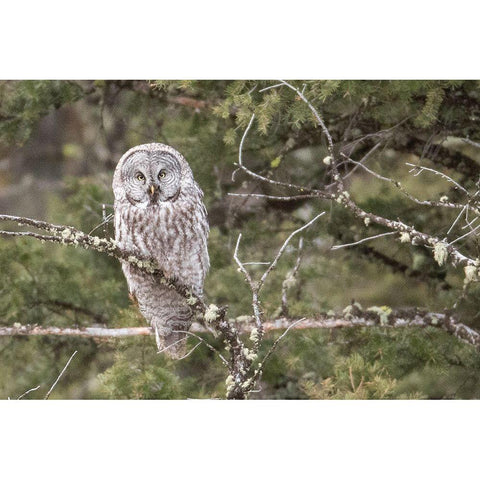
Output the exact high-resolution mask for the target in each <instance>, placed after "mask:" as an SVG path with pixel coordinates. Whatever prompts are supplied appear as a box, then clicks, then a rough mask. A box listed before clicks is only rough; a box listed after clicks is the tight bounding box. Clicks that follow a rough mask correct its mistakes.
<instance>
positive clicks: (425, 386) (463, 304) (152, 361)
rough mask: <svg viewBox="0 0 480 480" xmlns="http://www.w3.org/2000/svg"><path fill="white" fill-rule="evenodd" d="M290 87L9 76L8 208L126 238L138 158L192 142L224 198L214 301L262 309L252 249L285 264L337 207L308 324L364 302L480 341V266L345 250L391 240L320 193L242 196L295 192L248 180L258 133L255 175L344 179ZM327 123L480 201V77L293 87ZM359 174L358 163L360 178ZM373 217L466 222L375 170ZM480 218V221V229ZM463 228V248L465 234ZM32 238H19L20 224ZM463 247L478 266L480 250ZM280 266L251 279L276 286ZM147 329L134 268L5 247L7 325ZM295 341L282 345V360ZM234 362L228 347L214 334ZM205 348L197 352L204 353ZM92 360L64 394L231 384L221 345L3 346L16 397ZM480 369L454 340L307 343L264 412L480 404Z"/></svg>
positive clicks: (3, 175) (298, 291)
mask: <svg viewBox="0 0 480 480" xmlns="http://www.w3.org/2000/svg"><path fill="white" fill-rule="evenodd" d="M276 83H277V82H274V81H267V80H261V81H254V80H251V81H226V80H222V81H213V80H212V81H205V80H203V81H151V82H150V81H112V80H109V81H59V80H56V81H2V82H0V213H4V214H11V215H20V216H28V217H33V218H38V219H42V220H46V221H50V222H52V223H56V224H68V225H73V226H76V227H78V228H80V229H82V230H83V231H85V232H91V231H94V233H95V234H96V235H100V236H107V237H113V236H114V233H113V226H112V223H111V222H109V223H107V224H105V225H101V224H102V222H103V219H104V218H105V216H106V215H109V214H111V213H112V204H113V195H112V191H111V181H112V175H113V170H114V168H115V165H116V162H117V161H118V159H119V158H120V157H121V155H122V154H123V153H124V152H125V151H126V150H127V149H129V148H130V147H132V146H134V145H137V144H141V143H148V142H162V143H167V144H169V145H172V146H173V147H175V148H176V149H177V150H179V151H180V152H181V153H182V154H183V155H184V156H185V157H186V159H187V160H188V161H189V163H190V165H191V167H192V170H193V172H194V175H195V178H196V180H197V182H198V183H199V184H200V186H201V187H202V189H203V191H204V193H205V203H206V206H207V210H208V212H209V220H210V225H211V234H210V240H209V252H210V258H211V270H210V273H209V275H208V277H207V280H206V285H205V292H206V296H207V299H208V301H209V302H212V303H216V304H218V305H220V304H221V305H223V304H228V305H229V315H230V317H231V318H236V317H239V316H244V315H250V314H251V310H250V309H251V297H250V293H249V290H248V288H247V286H246V285H245V283H244V281H243V278H242V276H241V274H240V273H239V272H238V271H237V266H236V265H235V263H234V261H233V259H232V255H233V249H234V246H235V242H236V239H237V236H238V234H239V233H240V232H241V233H242V234H243V239H242V244H241V249H240V250H241V251H240V256H241V259H242V260H243V261H245V262H266V261H271V259H272V258H273V257H274V255H275V253H276V251H277V249H278V248H279V247H280V246H281V245H282V243H283V241H284V240H285V239H286V237H287V236H288V235H289V233H290V232H291V231H293V230H294V229H296V228H298V227H300V226H301V225H303V224H304V223H305V222H306V221H308V220H309V219H311V218H313V217H314V216H315V214H318V213H320V212H321V211H323V210H325V211H326V212H327V215H324V217H322V218H321V219H320V220H319V221H318V222H317V223H316V224H314V225H313V226H312V227H311V228H309V229H308V230H307V231H306V232H305V234H304V249H303V257H302V263H301V267H300V270H299V272H298V275H297V279H296V282H295V284H294V285H293V286H292V288H291V289H290V290H289V292H288V298H289V309H290V315H291V316H292V317H299V316H310V317H311V316H315V314H316V313H319V312H321V311H326V310H331V309H332V310H335V311H341V310H343V308H345V306H347V305H348V304H350V303H351V301H352V300H355V301H358V302H360V303H361V304H362V306H363V307H370V306H382V305H386V306H388V307H391V308H395V307H421V308H425V309H428V310H431V311H442V310H443V309H452V311H454V313H455V314H456V315H457V316H458V317H459V318H460V320H461V321H463V322H465V323H467V324H468V325H470V326H472V327H474V328H475V327H476V328H480V320H479V318H478V307H479V303H480V302H479V299H478V287H477V285H476V284H471V285H469V286H468V289H466V288H464V283H463V270H462V269H455V268H453V267H449V266H443V267H440V266H438V265H437V263H436V262H435V261H434V259H433V256H432V252H431V251H429V250H428V249H426V248H424V247H415V246H412V245H410V244H402V243H400V242H398V241H397V240H393V237H386V238H381V239H378V240H375V241H372V242H368V243H364V244H360V245H357V246H355V247H352V248H345V249H340V250H337V251H331V250H330V247H331V246H332V245H335V244H342V243H349V242H354V241H357V240H359V239H361V238H364V237H368V236H372V235H375V234H378V233H382V232H383V231H384V230H382V229H380V228H378V227H376V226H373V225H369V226H367V225H365V224H364V223H361V222H359V221H358V220H355V219H354V218H353V217H352V216H351V215H350V213H349V212H347V211H345V210H344V209H343V208H342V207H341V206H339V205H337V204H331V203H330V202H325V201H321V200H318V199H305V200H300V201H295V202H278V201H271V200H268V199H265V198H242V197H233V196H229V195H228V193H264V194H287V193H289V192H288V190H285V189H281V188H274V187H272V186H271V185H265V184H262V183H260V182H258V181H252V179H250V178H249V177H247V176H246V175H244V174H242V173H241V172H239V173H237V175H236V177H235V181H233V180H232V173H233V171H234V170H235V165H234V163H235V162H236V161H237V158H238V146H239V142H240V139H241V137H242V135H243V132H244V129H245V127H246V126H247V124H248V121H249V120H250V117H251V114H252V113H253V112H255V114H256V121H255V123H254V124H253V128H252V130H251V132H250V134H249V137H248V139H247V141H246V143H245V145H244V162H245V164H247V165H248V166H249V167H250V168H251V169H252V170H254V171H257V172H259V173H262V174H263V175H266V176H270V177H271V178H275V179H279V180H282V181H289V182H294V183H297V184H299V185H304V186H307V187H313V188H315V187H321V186H323V185H325V184H326V183H327V184H328V181H329V179H328V177H327V172H326V166H325V165H324V164H323V163H322V161H321V160H322V159H323V158H324V157H325V155H326V154H327V150H326V142H325V138H324V137H323V136H322V134H321V130H320V129H319V128H318V127H317V126H316V124H315V121H314V118H313V117H312V115H311V112H310V111H309V109H308V108H307V107H306V105H305V104H304V103H303V102H302V101H300V99H299V98H298V97H297V96H296V94H295V93H294V92H292V91H291V90H290V89H288V88H286V87H281V88H275V89H270V90H266V91H261V90H262V89H264V88H266V87H269V86H272V85H275V84H276ZM292 84H293V85H295V86H296V87H298V88H300V89H301V90H302V91H303V92H304V94H305V96H306V97H307V98H308V99H309V100H310V101H312V103H313V104H314V105H315V107H316V108H318V109H319V111H320V112H321V113H322V115H323V117H324V119H325V122H326V124H327V126H328V128H329V130H330V131H331V133H332V136H333V138H334V141H335V143H336V145H337V146H338V148H339V150H340V151H342V152H344V153H346V154H347V155H351V156H352V158H354V159H355V160H357V161H358V160H360V159H361V158H362V157H363V156H364V155H365V154H366V153H367V152H368V151H369V150H370V149H372V147H374V146H375V145H376V144H377V143H379V147H378V148H377V149H376V150H375V152H374V153H372V154H371V156H370V157H369V159H368V163H367V165H368V167H369V168H371V169H372V170H374V171H376V172H378V173H379V174H381V175H384V176H388V177H391V178H393V179H395V180H398V181H401V182H402V185H403V186H404V187H405V188H406V189H407V190H408V191H409V192H411V193H412V194H413V195H415V196H417V197H418V198H421V199H431V200H439V199H440V198H441V197H442V196H447V197H448V198H449V199H450V200H452V201H458V202H463V201H465V197H464V196H462V195H463V194H462V192H461V191H459V190H458V189H455V188H453V185H452V184H451V183H448V182H446V181H445V180H444V179H443V178H441V177H440V176H438V175H434V174H429V173H428V172H424V173H422V174H421V175H418V176H414V175H412V173H409V169H410V167H408V166H406V165H405V163H406V162H412V163H419V164H422V165H424V166H427V167H430V168H434V169H437V170H440V171H442V172H444V173H446V174H448V175H449V176H451V177H452V178H454V179H455V180H456V181H457V182H458V183H460V184H461V185H462V186H463V187H464V188H466V189H467V190H468V191H470V192H472V193H474V192H476V191H477V189H478V179H479V175H480V149H477V148H476V147H475V146H473V145H471V144H468V143H466V142H465V141H463V140H462V139H464V138H469V139H472V140H475V139H480V132H479V131H478V130H479V127H478V124H479V123H478V120H479V118H480V83H479V82H476V81H332V80H328V81H293V82H292ZM351 169H352V166H351V165H348V164H346V163H345V164H344V165H342V167H341V171H342V173H345V174H347V173H348V172H349V171H351ZM348 186H349V189H350V192H351V196H352V197H353V198H354V199H355V201H356V202H357V203H358V204H359V205H360V206H361V207H362V208H364V209H365V210H367V211H371V212H374V213H378V214H380V215H383V216H386V217H388V218H391V219H397V218H400V219H402V221H404V222H405V223H407V224H409V225H414V226H415V227H416V228H417V229H419V230H422V231H425V232H427V233H430V234H432V235H436V236H439V237H442V238H443V237H446V236H447V232H448V231H449V229H450V227H451V225H452V224H453V223H454V221H455V218H456V216H457V215H458V211H454V210H449V211H447V210H445V209H435V208H431V207H423V206H419V205H416V204H414V203H412V202H411V201H409V200H408V199H406V198H405V197H404V196H402V195H401V194H400V193H399V192H398V190H396V189H395V188H394V187H393V186H392V185H391V184H388V183H385V182H381V181H379V180H378V179H375V178H373V177H372V176H370V175H369V174H368V173H366V172H365V171H362V170H361V169H357V170H355V171H354V172H353V173H352V174H351V175H349V177H348ZM469 220H470V221H471V220H473V217H471V218H469ZM464 225H465V222H464V221H463V220H462V221H458V222H457V224H456V225H455V227H454V228H453V229H452V230H451V231H450V233H449V234H448V235H449V237H448V238H456V237H459V236H460V235H462V234H463V233H465V230H463V229H462V227H463V226H464ZM7 226H8V227H9V228H14V227H15V225H5V227H7ZM457 246H458V247H459V248H460V249H461V250H462V251H464V252H465V253H467V254H468V255H471V256H473V257H478V256H479V253H478V240H477V239H476V238H475V236H473V235H472V236H469V237H467V238H466V239H465V240H463V241H460V242H458V244H457ZM297 255H298V239H294V240H293V241H292V243H291V244H290V246H289V248H288V250H287V252H286V253H285V255H284V257H282V260H281V261H280V263H279V265H278V268H277V269H276V270H275V271H274V272H273V273H272V275H271V276H270V277H269V280H268V282H267V284H266V286H265V290H264V291H263V296H262V306H263V308H264V309H265V312H266V315H267V317H269V318H275V317H276V316H278V314H279V308H280V305H281V289H282V282H283V280H284V278H285V275H286V274H287V272H288V271H289V270H291V269H292V268H293V266H294V264H295V261H296V259H297ZM263 268H264V266H261V265H260V266H250V267H249V270H250V271H251V272H252V274H253V275H261V273H262V271H263V270H262V269H263ZM15 323H21V324H27V323H29V324H39V325H57V326H72V325H78V326H87V325H105V326H111V327H118V326H141V325H144V320H143V318H142V317H141V316H140V315H139V313H138V312H137V311H136V309H135V307H133V306H131V305H130V303H129V300H128V294H127V288H126V282H125V281H124V278H123V275H122V273H121V269H120V266H119V264H118V262H117V261H115V260H113V259H110V258H107V257H106V256H103V255H100V254H97V253H95V252H91V251H85V250H81V249H73V248H71V247H64V246H56V245H46V244H45V245H44V244H41V243H40V242H38V241H37V240H34V239H11V238H0V324H1V325H2V326H6V325H13V324H15ZM280 333H281V332H275V333H271V334H268V335H267V336H266V340H265V346H264V350H265V351H266V350H268V348H269V347H270V346H271V344H272V342H273V341H274V340H275V338H277V336H278V335H279V334H280ZM205 338H208V341H209V342H211V343H212V345H214V346H216V347H217V348H218V349H222V348H223V343H222V341H221V340H220V339H218V338H213V337H211V336H206V337H205ZM194 344H195V343H194V342H193V341H192V346H193V345H194ZM75 350H77V351H78V354H77V355H76V356H75V357H74V359H73V360H72V363H71V365H70V366H69V369H68V370H67V372H66V373H65V375H64V377H62V379H61V381H60V382H59V384H58V385H57V387H56V388H55V390H54V392H53V394H52V396H51V397H50V398H58V399H78V398H82V399H92V398H95V399H98V398H105V399H112V398H113V399H115V398H129V399H168V398H222V397H224V395H225V377H226V375H227V374H226V372H225V370H224V368H223V366H222V364H221V362H219V360H218V359H217V358H215V356H214V355H213V353H212V352H211V351H210V350H208V349H207V348H206V347H205V346H203V345H202V346H200V347H199V348H197V349H196V350H195V351H194V352H193V353H192V354H191V355H190V356H189V357H188V358H186V359H184V360H181V361H178V362H175V361H172V360H169V359H166V358H165V357H164V356H163V355H158V354H156V352H155V342H154V341H153V339H152V338H144V337H141V338H140V337H139V338H131V339H126V340H105V341H94V340H89V339H79V338H68V337H36V338H34V337H31V338H29V337H1V338H0V366H1V368H0V398H8V397H10V398H17V397H18V396H19V395H21V394H22V393H23V392H25V391H26V390H28V389H30V388H32V387H35V386H37V385H41V388H39V389H38V390H37V391H35V392H32V393H30V394H29V395H28V397H26V398H42V397H43V396H44V395H45V393H46V392H47V391H48V388H49V387H50V385H51V384H52V383H53V381H54V380H55V379H56V377H57V375H58V374H59V372H60V371H61V369H62V368H63V366H64V365H65V363H66V361H67V360H68V358H69V357H70V356H71V354H72V353H73V351H75ZM479 379H480V356H479V355H478V353H477V352H476V351H475V350H474V349H473V348H472V347H470V346H468V345H464V344H462V343H460V342H459V341H458V340H457V339H455V338H453V337H451V336H449V335H448V334H446V333H444V332H442V331H438V330H436V329H431V328H428V329H422V330H416V329H405V330H396V331H394V330H392V329H387V328H380V327H379V328H368V329H363V328H358V329H354V330H353V329H352V330H315V331H306V330H305V331H291V332H290V333H289V334H288V336H287V337H286V338H285V339H284V340H283V341H282V343H281V344H280V345H279V347H278V349H277V351H276V353H275V354H274V355H273V356H272V357H271V359H270V361H269V363H268V365H267V367H266V369H265V372H264V375H263V378H262V381H261V384H260V388H259V391H258V392H256V393H253V394H252V395H251V398H292V399H293V398H315V399H317V398H321V399H324V398H325V399H327V398H336V399H337V398H359V399H360V398H478V397H479V396H480V385H479Z"/></svg>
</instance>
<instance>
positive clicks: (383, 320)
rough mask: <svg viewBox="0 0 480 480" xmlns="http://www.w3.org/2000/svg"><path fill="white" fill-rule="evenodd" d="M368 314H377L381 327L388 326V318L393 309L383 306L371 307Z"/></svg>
mask: <svg viewBox="0 0 480 480" xmlns="http://www.w3.org/2000/svg"><path fill="white" fill-rule="evenodd" d="M367 312H372V313H375V314H376V315H377V316H378V318H379V320H380V325H388V317H389V315H390V314H391V313H392V309H391V308H390V307H387V306H386V305H383V306H381V307H369V308H367Z"/></svg>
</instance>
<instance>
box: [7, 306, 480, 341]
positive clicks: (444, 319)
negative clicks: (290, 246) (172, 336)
mask: <svg viewBox="0 0 480 480" xmlns="http://www.w3.org/2000/svg"><path fill="white" fill-rule="evenodd" d="M295 322H298V323H297V324H295V325H294V323H295ZM231 323H232V324H236V331H237V333H238V334H239V335H241V334H242V335H243V334H250V333H251V332H252V331H253V330H254V329H255V328H256V327H255V325H254V324H253V323H246V322H235V321H234V320H232V321H231ZM355 327H371V328H374V327H382V328H383V327H385V328H393V329H395V328H408V327H418V328H425V327H434V328H439V329H442V330H445V331H446V332H448V333H449V334H451V335H453V336H454V337H457V338H459V339H460V340H462V341H463V342H465V343H467V344H470V345H472V346H474V347H475V348H478V349H480V333H479V332H477V331H476V330H473V329H472V328H470V327H469V326H467V325H465V324H464V323H461V322H459V321H458V320H456V319H455V317H453V316H451V315H449V314H448V313H438V312H427V311H423V310H419V309H401V310H394V311H389V310H386V309H385V308H380V307H371V308H369V309H366V310H361V309H359V308H358V307H357V306H356V305H352V306H349V307H347V308H346V309H345V310H344V311H343V312H342V313H337V314H334V315H327V314H319V315H316V316H314V317H311V318H303V319H302V321H301V322H299V319H294V318H286V317H280V318H276V319H273V320H266V321H265V322H264V323H263V329H264V331H265V332H274V331H278V330H282V331H283V330H286V329H288V328H290V329H291V330H307V329H330V328H355ZM190 332H192V333H193V334H211V332H210V331H209V330H208V329H207V328H206V327H205V326H204V325H202V324H200V323H198V322H194V323H193V324H192V326H191V328H190ZM45 335H53V336H68V337H86V338H94V339H100V340H101V339H117V338H126V337H136V336H150V335H154V331H153V329H152V328H150V327H123V328H105V327H85V328H60V327H43V326H38V325H18V324H16V325H15V326H12V327H0V337H2V336H3V337H6V336H45ZM195 336H196V335H195Z"/></svg>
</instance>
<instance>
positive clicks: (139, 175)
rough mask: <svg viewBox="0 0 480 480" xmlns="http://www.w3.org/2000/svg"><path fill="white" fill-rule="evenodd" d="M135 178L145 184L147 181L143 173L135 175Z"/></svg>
mask: <svg viewBox="0 0 480 480" xmlns="http://www.w3.org/2000/svg"><path fill="white" fill-rule="evenodd" d="M135 178H136V179H137V180H138V181H139V182H144V181H145V176H144V175H143V173H140V172H139V173H137V174H136V175H135Z"/></svg>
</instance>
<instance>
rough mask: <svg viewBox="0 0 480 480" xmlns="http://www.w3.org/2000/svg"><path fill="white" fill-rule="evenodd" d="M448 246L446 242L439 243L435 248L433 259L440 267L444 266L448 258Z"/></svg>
mask: <svg viewBox="0 0 480 480" xmlns="http://www.w3.org/2000/svg"><path fill="white" fill-rule="evenodd" d="M447 246H448V245H447V244H446V243H445V242H437V243H436V244H435V246H434V247H433V258H434V259H435V261H436V262H437V263H438V264H439V265H440V266H442V265H444V264H445V262H446V261H447V258H448V250H447Z"/></svg>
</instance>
